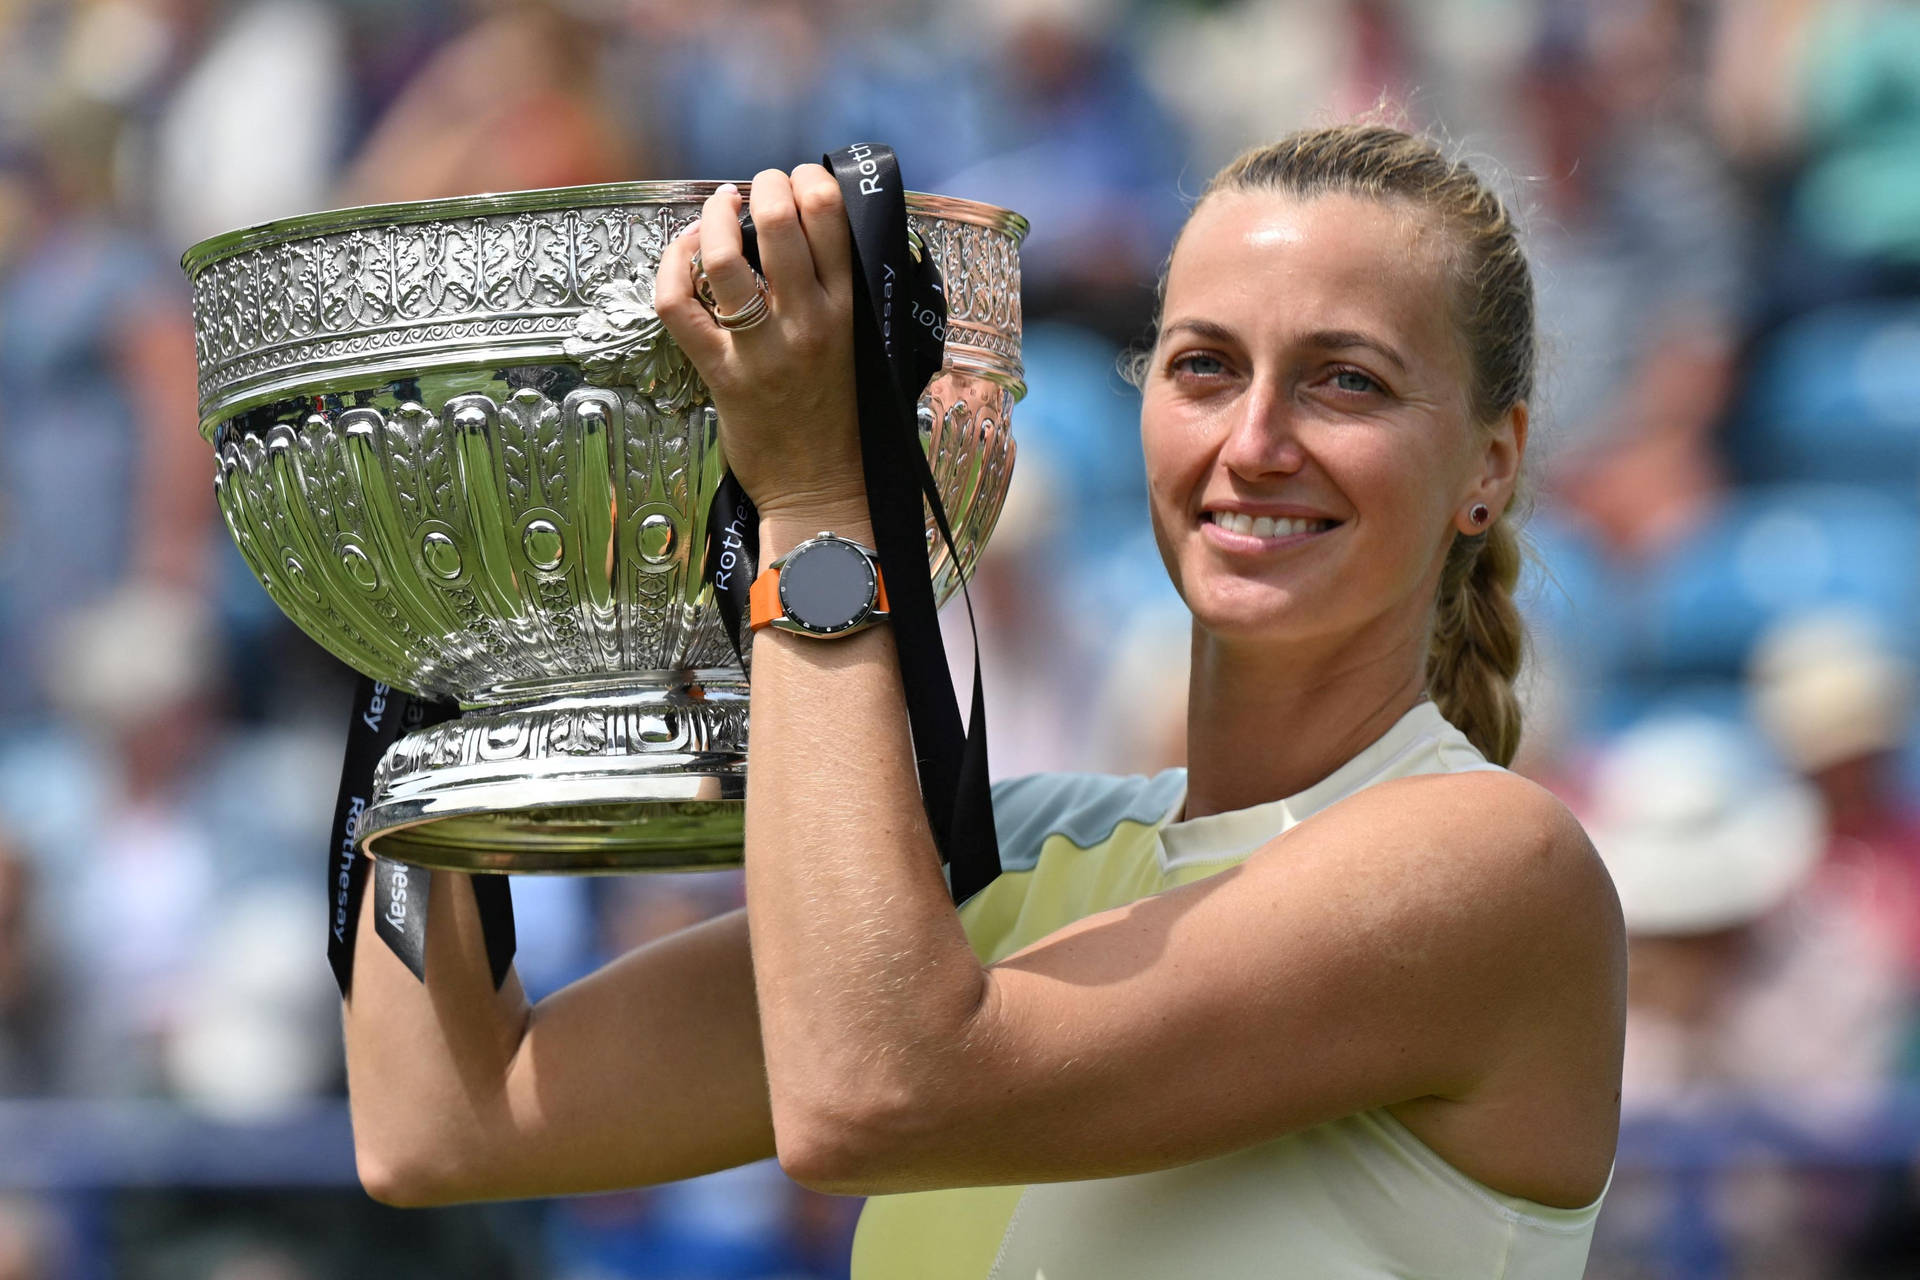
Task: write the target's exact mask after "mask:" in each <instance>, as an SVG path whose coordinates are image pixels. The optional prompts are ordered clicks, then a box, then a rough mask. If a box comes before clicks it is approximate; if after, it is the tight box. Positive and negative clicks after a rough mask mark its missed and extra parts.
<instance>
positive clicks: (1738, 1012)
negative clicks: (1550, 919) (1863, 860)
mask: <svg viewBox="0 0 1920 1280" xmlns="http://www.w3.org/2000/svg"><path fill="white" fill-rule="evenodd" d="M1583 818H1584V820H1585V821H1586V823H1587V828H1588V830H1589V832H1591V834H1592V836H1593V842H1594V845H1595V847H1596V848H1598V849H1599V851H1600V854H1601V856H1602V857H1603V858H1604V859H1605V860H1606V863H1607V868H1608V870H1609V871H1610V872H1612V874H1613V879H1614V884H1615V886H1616V887H1617V888H1618V890H1619V893H1620V905H1621V909H1622V911H1623V912H1624V913H1625V915H1626V921H1627V931H1628V935H1629V938H1630V945H1631V951H1632V955H1631V970H1630V972H1631V974H1632V985H1631V988H1630V991H1629V1012H1628V1023H1627V1066H1626V1073H1625V1084H1624V1086H1623V1088H1624V1099H1623V1101H1624V1103H1625V1105H1628V1106H1633V1105H1639V1104H1644V1103H1648V1102H1658V1101H1671V1100H1675V1099H1679V1098H1684V1097H1687V1096H1689V1095H1697V1094H1698V1093H1699V1092H1700V1091H1702V1090H1712V1089H1714V1088H1725V1087H1729V1086H1731V1087H1736V1088H1767V1087H1775V1088H1781V1089H1786V1090H1790V1091H1792V1092H1793V1094H1794V1095H1796V1096H1799V1097H1808V1096H1810V1095H1818V1094H1820V1093H1823V1092H1827V1091H1835V1090H1838V1091H1845V1090H1848V1089H1852V1090H1856V1091H1857V1090H1860V1089H1864V1088H1867V1087H1871V1086H1874V1085H1877V1084H1879V1083H1881V1082H1883V1081H1884V1080H1886V1079H1887V1077H1888V1075H1889V1072H1890V1069H1891V1068H1892V1066H1893V1063H1894V1053H1895V1048H1896V1044H1897V1035H1898V1029H1899V997H1900V985H1899V972H1898V969H1897V968H1896V963H1897V962H1896V960H1895V957H1894V956H1893V955H1892V954H1891V953H1890V952H1889V951H1888V950H1887V949H1886V948H1885V947H1883V946H1882V945H1880V940H1879V939H1878V938H1877V937H1876V935H1874V934H1873V933H1872V932H1870V931H1866V930H1863V929H1861V928H1860V927H1859V926H1860V923H1861V922H1860V920H1859V919H1858V918H1857V917H1856V916H1855V915H1854V914H1853V911H1854V907H1855V905H1856V904H1855V903H1853V902H1851V901H1849V900H1846V899H1841V898H1835V897H1832V896H1829V895H1827V894H1825V893H1823V892H1819V891H1816V889H1815V881H1814V878H1813V877H1814V871H1815V868H1816V866H1817V865H1818V863H1819V859H1820V854H1821V850H1822V847H1823V843H1824V838H1825V824H1824V819H1823V817H1822V814H1821V811H1820V802H1819V798H1818V796H1817V794H1816V793H1815V792H1814V791H1813V790H1812V789H1811V788H1809V787H1806V786H1805V785H1803V784H1801V783H1800V782H1798V781H1797V780H1795V779H1793V778H1791V777H1789V776H1787V775H1785V774H1783V773H1780V772H1779V771H1777V770H1776V769H1773V768H1772V767H1771V766H1769V765H1768V763H1767V762H1766V760H1765V758H1764V757H1763V756H1761V755H1760V754H1759V753H1758V752H1757V751H1756V750H1755V748H1754V746H1753V744H1752V743H1751V742H1750V741H1749V740H1748V739H1747V738H1746V737H1745V736H1743V735H1742V734H1741V733H1740V732H1739V731H1738V730H1737V729H1736V728H1734V727H1733V726H1731V725H1729V724H1726V723H1723V722H1720V721H1715V720H1709V719H1705V718H1698V717H1674V718H1656V719H1653V720H1650V721H1648V722H1646V723H1645V724H1643V725H1641V726H1638V727H1636V728H1635V729H1633V730H1631V731H1629V732H1628V733H1627V734H1625V735H1623V736H1622V737H1621V738H1620V739H1619V740H1618V741H1617V742H1616V743H1615V744H1614V745H1613V746H1612V747H1611V748H1610V749H1609V751H1608V752H1607V753H1606V755H1605V756H1604V757H1602V759H1601V761H1600V763H1599V766H1598V768H1597V771H1596V774H1595V777H1594V781H1593V787H1592V791H1591V793H1590V796H1589V797H1588V803H1587V808H1586V812H1585V813H1584V814H1583Z"/></svg>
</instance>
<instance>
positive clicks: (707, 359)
mask: <svg viewBox="0 0 1920 1280" xmlns="http://www.w3.org/2000/svg"><path fill="white" fill-rule="evenodd" d="M698 227H699V224H698V223H695V224H694V225H693V226H690V227H688V228H687V229H686V230H685V231H683V232H681V233H680V234H679V235H677V236H675V237H674V238H673V239H671V240H669V241H667V246H666V248H664V249H662V250H661V251H660V267H659V269H658V270H657V271H655V272H654V276H653V309H654V312H655V314H657V315H658V316H659V317H660V319H661V320H662V321H663V322H665V324H666V326H667V332H669V333H671V334H672V335H673V340H674V341H675V342H677V343H679V344H680V349H681V350H683V351H685V352H686V353H687V355H688V356H689V357H690V358H691V359H692V360H693V363H694V365H695V366H696V367H698V368H700V369H701V370H702V371H706V370H709V369H710V368H711V367H713V366H714V364H715V363H716V362H717V361H719V360H720V359H721V358H722V357H723V356H724V355H725V354H726V343H725V337H726V335H725V334H724V333H723V332H722V331H721V329H720V327H719V326H718V325H716V324H714V322H713V318H712V317H711V316H709V315H708V314H707V309H706V308H705V307H704V306H702V305H701V303H700V300H699V299H698V298H696V297H694V296H693V280H692V265H693V250H694V248H695V246H697V245H698V244H699V243H700V237H699V235H698Z"/></svg>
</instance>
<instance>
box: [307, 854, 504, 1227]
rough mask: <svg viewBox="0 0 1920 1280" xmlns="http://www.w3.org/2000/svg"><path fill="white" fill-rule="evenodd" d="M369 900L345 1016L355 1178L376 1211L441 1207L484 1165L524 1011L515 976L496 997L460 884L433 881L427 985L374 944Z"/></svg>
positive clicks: (457, 878)
mask: <svg viewBox="0 0 1920 1280" xmlns="http://www.w3.org/2000/svg"><path fill="white" fill-rule="evenodd" d="M373 896H374V895H373V894H372V893H371V892H369V893H367V894H366V895H365V896H364V897H363V899H362V901H361V906H360V931H359V936H358V941H357V943H356V954H355V957H354V969H353V988H352V992H351V995H350V996H349V998H348V999H347V1000H346V1001H345V1003H344V1005H343V1022H344V1025H345V1030H346V1042H347V1082H348V1089H349V1093H350V1095H351V1099H352V1111H353V1131H354V1151H355V1156H356V1159H357V1161H358V1164H359V1169H360V1178H361V1181H362V1183H363V1184H365V1186H366V1187H367V1190H368V1191H369V1192H370V1193H371V1194H372V1195H373V1196H374V1197H375V1198H376V1199H382V1200H389V1201H395V1202H410V1201H411V1202H418V1201H422V1200H427V1199H440V1198H448V1197H449V1194H450V1193H449V1192H448V1190H447V1189H448V1188H451V1187H453V1186H455V1185H456V1184H458V1183H459V1182H460V1181H461V1180H462V1178H463V1177H464V1174H463V1173H462V1172H461V1171H463V1170H472V1169H475V1168H479V1167H483V1166H484V1164H485V1163H486V1161H487V1159H488V1152H487V1151H486V1150H485V1148H484V1146H483V1144H484V1143H486V1142H487V1140H488V1138H489V1135H490V1134H492V1133H494V1132H496V1131H497V1129H498V1126H497V1125H496V1124H494V1123H493V1122H492V1116H493V1115H497V1114H498V1113H499V1112H500V1111H502V1110H503V1109H504V1108H505V1105H506V1103H505V1086H506V1079H507V1072H508V1067H509V1066H510V1064H511V1063H512V1061H513V1057H514V1054H515V1052H516V1051H517V1049H518V1047H519V1045H520V1041H521V1037H522V1035H523V1034H524V1032H525V1029H526V1026H527V1022H528V1015H529V1008H528V1004H527V999H526V996H525V994H524V993H523V992H522V990H521V987H520V980H519V978H518V976H517V975H515V974H513V973H509V974H508V975H507V980H506V982H505V983H503V984H502V985H501V987H500V989H499V990H498V991H496V990H494V987H493V980H492V977H491V976H490V973H489V971H488V966H487V954H486V945H485V942H484V940H483V938H482V935H481V931H480V918H479V912H478V910H477V909H476V908H475V906H474V900H473V893H472V890H471V888H470V887H469V885H468V884H467V883H466V877H465V876H462V875H458V874H455V873H449V872H444V871H436V872H434V873H433V885H432V888H431V890H430V891H429V898H428V908H427V965H426V969H427V980H426V982H424V983H422V982H420V981H419V980H417V979H416V978H415V977H414V976H413V974H412V972H410V971H409V970H408V969H407V967H406V966H405V965H404V964H402V963H401V962H400V959H399V957H397V956H395V955H394V954H393V952H392V951H391V950H389V949H388V948H387V947H386V946H385V945H384V944H382V943H381V942H380V941H378V938H377V935H376V933H375V929H374V912H373Z"/></svg>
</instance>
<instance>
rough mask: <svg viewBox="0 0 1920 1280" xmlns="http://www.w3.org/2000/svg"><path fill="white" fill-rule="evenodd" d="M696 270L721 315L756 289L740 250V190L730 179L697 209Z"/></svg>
mask: <svg viewBox="0 0 1920 1280" xmlns="http://www.w3.org/2000/svg"><path fill="white" fill-rule="evenodd" d="M700 269H701V270H702V271H703V272H705V273H706V277H707V287H708V288H709V289H711V290H712V291H713V303H714V306H715V308H716V309H717V310H718V311H719V312H720V314H721V315H731V314H733V313H734V312H737V311H739V310H740V309H741V308H742V307H744V306H746V305H747V304H748V303H750V302H752V301H753V296H754V294H755V293H757V292H759V288H760V285H759V282H758V281H757V280H755V279H754V278H753V268H752V267H751V266H749V265H748V264H747V259H746V256H745V254H744V253H743V252H742V250H741V239H740V189H739V188H738V187H736V186H734V185H733V184H732V183H731V182H729V183H727V184H726V185H725V186H723V187H721V188H720V189H719V190H718V191H716V192H714V193H713V194H712V195H710V196H708V197H707V202H706V204H705V205H704V206H703V207H702V208H701V210H700Z"/></svg>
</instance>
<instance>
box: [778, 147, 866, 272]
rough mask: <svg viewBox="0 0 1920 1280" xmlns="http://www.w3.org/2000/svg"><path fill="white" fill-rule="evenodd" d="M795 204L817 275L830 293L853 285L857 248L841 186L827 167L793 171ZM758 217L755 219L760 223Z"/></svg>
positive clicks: (804, 166)
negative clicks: (852, 238) (848, 226)
mask: <svg viewBox="0 0 1920 1280" xmlns="http://www.w3.org/2000/svg"><path fill="white" fill-rule="evenodd" d="M791 185H792V188H793V201H794V204H795V205H796V206H798V208H799V211H800V225H801V227H802V228H803V229H804V230H805V232H806V236H807V248H808V252H809V253H810V254H811V256H812V258H813V273H814V276H815V278H816V279H818V280H819V282H820V285H821V287H822V288H824V289H826V290H827V291H828V292H829V293H833V292H834V291H836V290H838V289H843V288H846V287H848V286H849V285H850V283H851V278H852V277H851V274H850V273H851V272H852V270H853V248H852V244H851V241H850V237H849V233H848V231H847V210H846V205H845V203H844V202H843V201H842V200H841V197H840V184H839V182H838V181H836V180H835V179H834V176H833V175H832V174H831V173H828V172H827V171H826V169H825V167H824V166H821V165H817V164H803V165H801V166H800V167H799V168H798V169H795V170H794V171H793V179H792V183H791ZM758 220H759V219H758V215H757V214H756V215H755V221H756V222H757V221H758Z"/></svg>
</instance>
